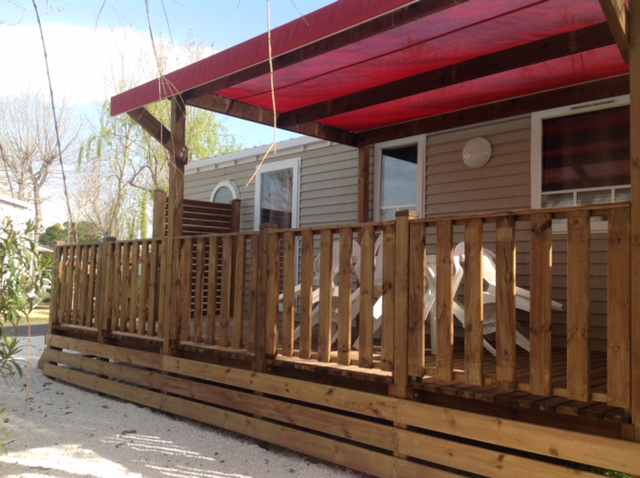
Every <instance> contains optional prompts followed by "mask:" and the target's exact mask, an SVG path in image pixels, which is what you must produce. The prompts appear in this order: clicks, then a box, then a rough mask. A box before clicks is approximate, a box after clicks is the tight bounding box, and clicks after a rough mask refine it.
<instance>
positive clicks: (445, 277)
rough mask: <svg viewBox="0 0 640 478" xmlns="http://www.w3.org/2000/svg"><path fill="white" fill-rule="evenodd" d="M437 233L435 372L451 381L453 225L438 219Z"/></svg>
mask: <svg viewBox="0 0 640 478" xmlns="http://www.w3.org/2000/svg"><path fill="white" fill-rule="evenodd" d="M436 236H437V243H436V260H437V265H436V278H437V285H436V310H437V317H438V325H437V337H438V341H437V344H438V350H437V355H436V357H437V372H436V374H437V376H438V378H439V379H440V380H453V225H452V223H451V221H439V222H438V224H437V227H436Z"/></svg>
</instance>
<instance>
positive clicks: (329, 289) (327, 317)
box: [318, 229, 333, 362]
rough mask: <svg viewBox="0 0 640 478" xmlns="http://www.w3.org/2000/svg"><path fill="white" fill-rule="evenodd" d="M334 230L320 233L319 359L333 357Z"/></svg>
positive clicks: (323, 360) (324, 360) (326, 359)
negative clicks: (332, 265)
mask: <svg viewBox="0 0 640 478" xmlns="http://www.w3.org/2000/svg"><path fill="white" fill-rule="evenodd" d="M332 248H333V231H331V230H330V229H325V230H323V231H322V232H321V233H320V310H319V320H318V360H319V361H320V362H328V361H329V359H330V358H331V317H332V315H333V277H332V275H333V271H332V267H331V264H332V261H333V251H332Z"/></svg>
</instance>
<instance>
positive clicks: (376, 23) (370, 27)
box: [189, 0, 467, 98]
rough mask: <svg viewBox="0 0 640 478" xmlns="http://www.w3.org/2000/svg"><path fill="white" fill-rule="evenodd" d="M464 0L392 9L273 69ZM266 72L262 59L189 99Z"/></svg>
mask: <svg viewBox="0 0 640 478" xmlns="http://www.w3.org/2000/svg"><path fill="white" fill-rule="evenodd" d="M466 1H467V0H420V1H417V2H415V3H412V4H411V5H408V6H406V7H403V8H400V9H398V10H394V11H392V12H389V13H387V14H385V15H381V16H379V17H376V18H373V19H371V20H369V21H366V22H364V23H361V24H359V25H356V26H354V27H351V28H349V29H347V30H343V31H340V32H337V33H335V34H333V35H330V36H328V37H325V38H321V39H320V40H317V41H314V42H312V43H309V44H307V45H304V46H302V47H300V48H298V49H296V50H293V51H290V52H287V53H283V54H282V55H279V56H277V57H275V58H273V70H274V71H277V70H280V69H282V68H285V67H287V66H290V65H293V64H296V63H300V62H303V61H305V60H308V59H310V58H314V57H317V56H319V55H322V54H324V53H327V52H329V51H332V50H336V49H338V48H342V47H344V46H347V45H350V44H352V43H355V42H358V41H361V40H364V39H366V38H369V37H372V36H375V35H379V34H381V33H383V32H386V31H388V30H392V29H394V28H398V27H400V26H402V25H406V24H407V23H411V22H413V21H416V20H418V19H420V18H423V17H426V16H429V15H433V14H434V13H438V12H440V11H442V10H445V9H447V8H451V7H454V6H456V5H459V4H461V3H465V2H466ZM268 73H269V61H268V60H264V61H262V62H260V63H257V64H255V65H253V66H250V67H248V68H245V69H244V70H241V71H239V72H235V73H232V74H230V75H227V76H224V77H222V78H218V79H216V80H213V81H211V82H209V83H206V84H204V85H202V86H198V87H196V88H193V89H192V90H189V97H190V98H198V97H201V96H204V95H208V94H211V93H216V92H218V91H220V90H223V89H225V88H229V87H231V86H233V85H237V84H238V83H242V82H243V81H247V80H251V79H253V78H257V77H259V76H262V75H266V74H268Z"/></svg>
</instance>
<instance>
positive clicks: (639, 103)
mask: <svg viewBox="0 0 640 478" xmlns="http://www.w3.org/2000/svg"><path fill="white" fill-rule="evenodd" d="M629 93H630V97H631V101H630V109H631V113H630V116H631V120H630V127H629V130H630V143H631V144H630V153H631V154H630V166H631V167H630V180H631V239H632V244H631V287H632V288H633V291H634V293H633V294H631V317H634V320H633V321H632V324H631V363H632V366H631V374H632V380H631V422H632V424H633V426H634V432H635V436H634V438H635V440H636V441H640V320H638V317H640V294H638V293H636V291H637V290H638V285H639V284H640V194H639V193H640V6H639V5H638V2H630V4H629Z"/></svg>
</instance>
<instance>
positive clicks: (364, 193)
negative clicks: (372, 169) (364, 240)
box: [358, 146, 370, 224]
mask: <svg viewBox="0 0 640 478" xmlns="http://www.w3.org/2000/svg"><path fill="white" fill-rule="evenodd" d="M369 156H370V155H369V146H362V147H361V148H359V149H358V222H359V223H360V224H362V223H364V222H369V183H370V179H369V178H370V175H369V164H370V160H369Z"/></svg>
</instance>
